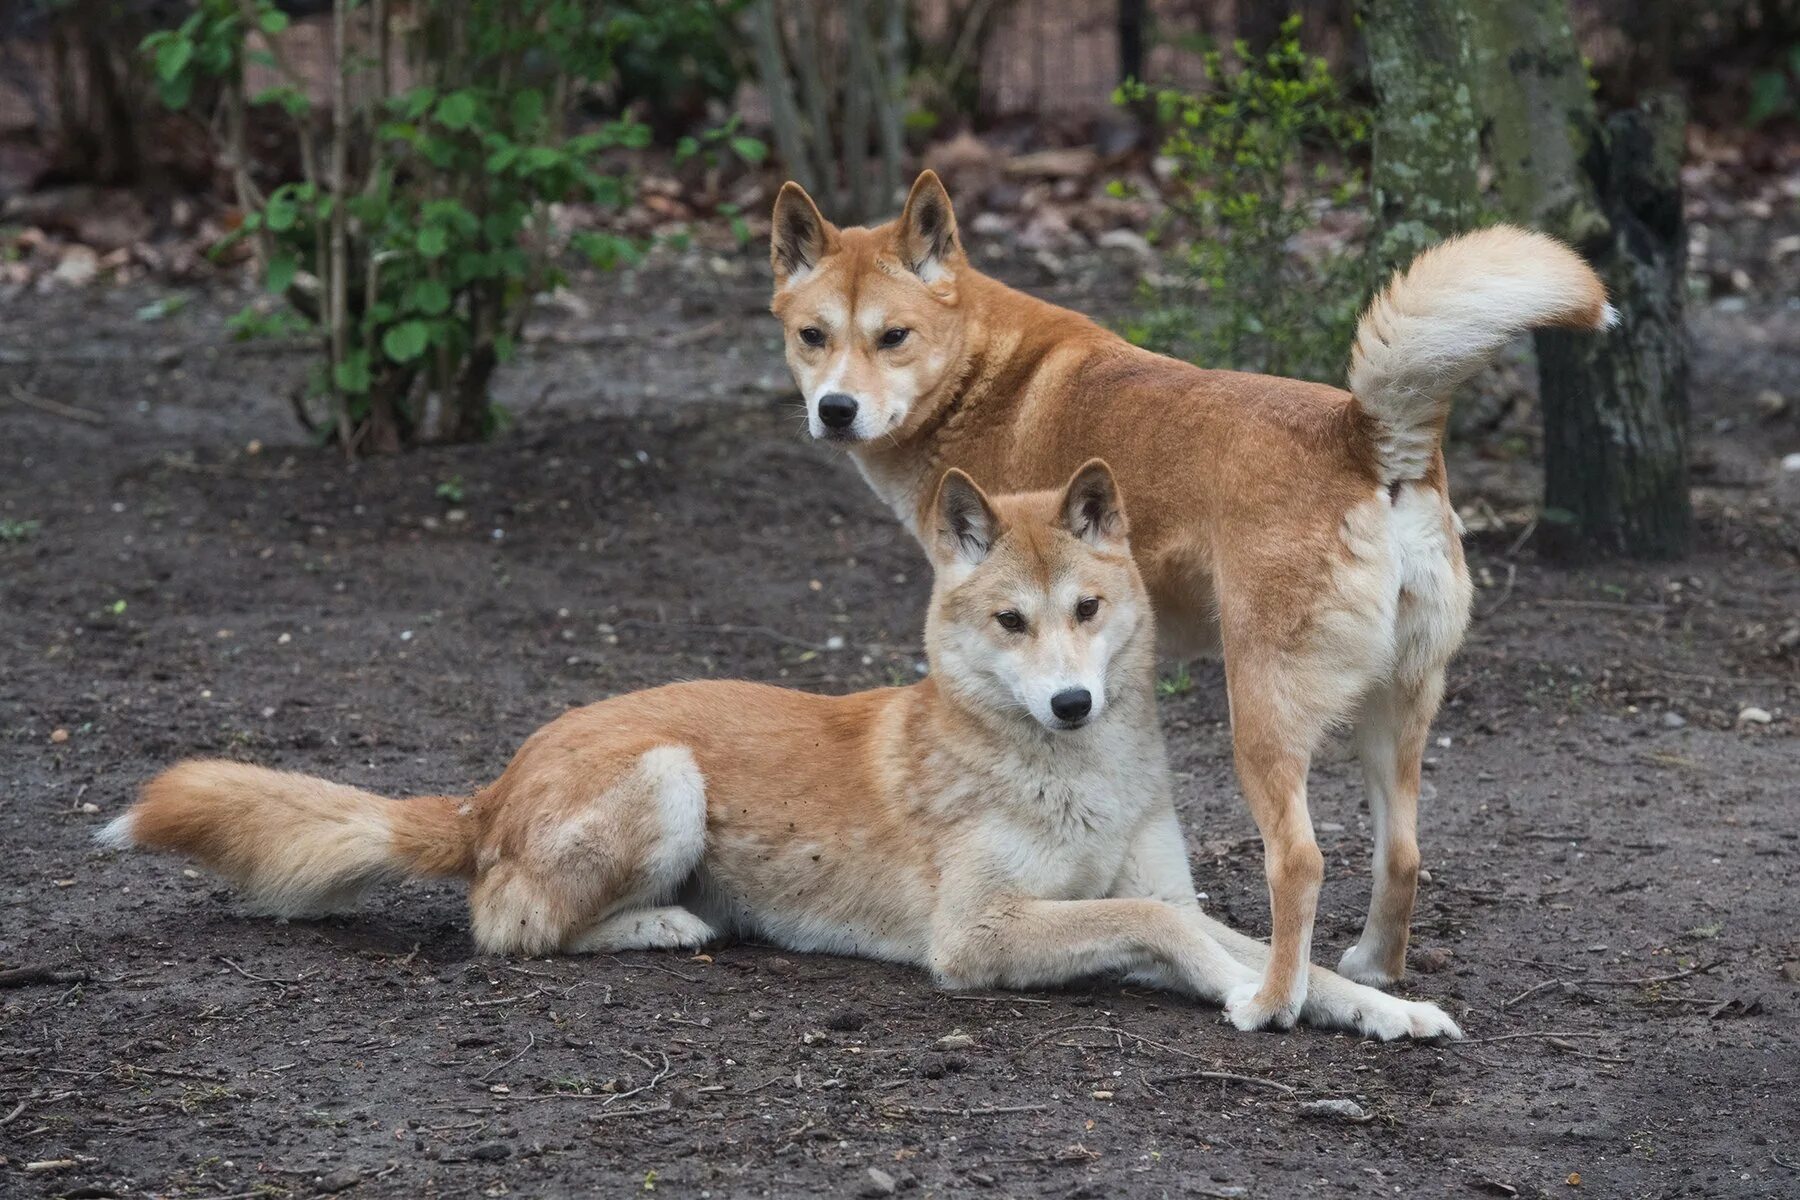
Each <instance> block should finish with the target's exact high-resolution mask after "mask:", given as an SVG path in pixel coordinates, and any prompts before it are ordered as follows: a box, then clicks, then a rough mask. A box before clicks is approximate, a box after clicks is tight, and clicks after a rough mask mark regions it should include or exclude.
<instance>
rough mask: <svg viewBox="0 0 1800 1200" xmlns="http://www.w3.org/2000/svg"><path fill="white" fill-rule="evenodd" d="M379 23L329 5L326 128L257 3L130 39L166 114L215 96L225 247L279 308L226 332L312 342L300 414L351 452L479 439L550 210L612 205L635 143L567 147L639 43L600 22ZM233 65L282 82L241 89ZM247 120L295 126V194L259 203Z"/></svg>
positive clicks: (546, 260) (612, 253)
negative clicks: (617, 59) (581, 105)
mask: <svg viewBox="0 0 1800 1200" xmlns="http://www.w3.org/2000/svg"><path fill="white" fill-rule="evenodd" d="M394 8H397V9H399V10H400V11H399V12H397V13H396V12H394V11H392V10H391V9H390V8H389V7H388V6H387V5H386V4H384V3H383V2H382V0H367V2H365V3H357V0H337V3H336V7H335V9H334V12H333V22H334V24H333V31H334V41H335V42H336V43H337V44H338V45H339V47H340V50H339V53H338V55H337V61H339V62H340V63H341V64H342V66H341V70H342V72H343V78H342V80H341V83H342V87H341V88H338V87H337V85H338V84H339V83H340V80H337V79H333V80H330V81H329V82H330V83H331V84H332V85H333V88H334V100H333V102H332V103H331V104H330V105H329V106H328V107H327V109H326V111H324V112H315V111H314V108H315V106H314V105H313V103H312V102H311V101H310V100H309V99H308V95H307V92H306V90H305V81H304V80H303V79H302V78H301V77H300V76H299V75H298V74H297V73H296V72H295V71H294V70H293V69H292V68H291V66H290V65H289V64H288V62H287V61H286V59H285V58H284V57H283V55H282V53H281V41H280V39H279V37H278V36H277V35H279V34H280V33H281V31H282V30H283V29H284V28H285V27H286V26H287V23H288V19H287V16H286V15H285V14H284V13H283V12H282V11H281V10H280V9H279V8H278V7H277V6H276V4H275V3H274V2H273V0H199V3H198V4H197V5H196V7H195V9H194V11H193V13H192V14H191V15H190V16H189V17H188V19H187V20H186V21H184V22H183V23H182V25H181V26H180V27H179V28H177V29H174V30H169V31H166V32H163V33H158V34H155V35H152V36H151V37H149V38H147V39H146V40H145V42H144V49H145V51H146V52H147V53H148V54H149V55H150V56H151V59H152V62H153V65H154V69H155V73H156V77H157V79H158V81H159V85H160V87H161V90H162V94H163V99H164V100H165V102H166V103H168V104H169V105H171V106H172V107H176V108H181V107H184V106H187V105H189V104H190V103H192V102H193V101H194V97H196V96H197V95H199V94H200V92H199V91H197V90H196V86H195V85H196V83H199V82H203V81H210V82H212V83H215V84H216V85H217V86H216V87H209V88H206V89H205V91H206V92H207V93H209V94H210V93H213V92H217V94H218V95H219V96H220V97H221V99H220V100H219V102H218V103H219V105H220V111H219V113H218V114H216V119H215V122H214V124H215V127H216V128H218V129H219V130H220V131H221V139H222V142H223V144H224V151H225V154H226V156H227V161H228V162H229V163H231V164H233V165H234V168H235V170H234V174H235V181H236V186H237V189H238V198H239V202H240V206H241V207H242V209H243V210H244V221H243V226H242V229H241V230H240V231H239V233H238V235H237V236H241V237H250V238H252V239H254V240H255V243H256V246H257V248H258V257H259V260H260V263H261V265H262V269H263V272H264V278H265V282H266V283H267V286H268V290H269V291H270V292H272V293H274V294H276V295H278V296H280V297H282V298H284V299H285V301H286V302H287V303H286V307H285V308H280V309H277V310H276V311H274V312H273V313H272V314H271V313H266V312H264V311H263V309H260V308H258V307H256V306H252V308H250V309H246V310H245V312H244V313H242V314H240V317H239V319H238V321H237V323H236V326H237V329H238V330H239V331H240V333H242V334H245V335H250V334H256V333H270V332H281V333H294V332H303V333H307V334H310V335H312V336H316V337H318V338H319V339H320V343H321V346H322V348H323V352H324V353H323V361H322V362H321V363H320V365H319V367H318V369H317V370H316V371H315V372H314V376H313V380H312V386H311V389H310V393H309V395H310V399H311V401H312V402H317V401H319V400H327V401H329V404H330V414H329V419H328V420H325V421H322V422H320V425H321V427H322V428H323V429H324V430H325V431H326V432H327V434H328V435H329V436H330V437H332V438H334V439H335V440H336V441H337V442H338V443H339V444H340V445H341V446H342V447H343V448H344V449H345V450H346V452H349V453H355V452H357V451H359V450H361V451H370V450H373V451H387V450H393V449H396V448H398V447H400V446H403V445H406V444H409V443H411V442H413V441H416V440H419V439H421V438H424V437H426V436H430V435H433V434H435V435H436V436H439V437H444V438H450V439H456V440H469V439H473V438H479V437H482V436H485V435H487V434H488V433H490V432H491V431H492V430H493V429H494V428H495V427H496V425H497V424H498V423H499V421H500V418H501V415H502V414H500V413H499V412H498V411H497V409H496V407H495V406H494V405H493V403H492V402H491V400H490V398H489V382H490V379H491V377H492V375H493V373H494V371H495V369H496V368H497V366H498V365H499V364H501V363H503V362H505V361H506V360H507V359H508V358H509V357H510V356H511V355H512V353H513V349H514V346H515V344H516V341H517V338H518V335H519V330H520V327H521V325H522V324H523V322H524V319H525V315H526V312H527V309H528V308H529V305H530V300H531V297H532V296H533V294H535V293H537V292H539V291H541V290H543V289H545V288H549V287H553V286H555V284H556V283H557V282H558V281H559V279H560V277H561V276H560V273H559V271H558V269H557V266H556V258H555V251H556V249H557V247H556V246H555V245H554V243H553V239H552V236H551V229H550V226H549V220H548V207H549V205H550V204H551V203H552V202H555V201H563V200H584V201H589V202H593V203H597V204H600V205H602V206H615V207H616V206H619V205H622V204H623V203H624V202H625V201H626V199H627V197H628V188H627V186H626V179H625V174H624V166H623V163H624V161H625V160H626V159H627V158H628V154H627V153H626V152H628V151H630V150H632V149H634V148H638V147H642V146H643V145H645V144H646V143H647V142H648V140H649V130H648V129H647V128H646V127H644V126H643V125H641V124H639V123H637V122H635V121H633V120H631V119H629V118H624V117H621V118H618V119H614V120H609V121H606V122H604V123H601V124H599V125H596V126H594V127H592V128H589V129H586V130H584V131H582V132H580V133H574V134H570V133H569V132H568V131H567V124H568V116H569V113H570V111H571V109H572V107H573V105H574V103H575V101H576V100H577V99H578V98H579V96H580V95H581V94H582V93H583V92H584V91H585V90H588V89H590V88H591V87H592V86H594V85H596V84H599V83H604V82H607V81H609V80H610V79H611V78H612V76H613V73H614V52H615V50H616V49H617V45H618V43H619V42H620V40H621V39H622V38H623V37H625V36H627V34H629V33H630V32H632V28H635V27H632V28H622V27H621V26H620V25H619V24H617V23H615V22H611V21H608V20H606V19H604V17H603V16H601V15H599V14H600V13H601V12H602V11H603V10H602V8H601V6H597V5H593V4H590V3H585V2H583V0H422V2H421V3H419V4H416V5H410V6H407V5H396V6H394ZM402 17H404V18H405V22H406V27H405V31H404V32H403V31H402V29H401V18H402ZM401 36H404V37H406V39H407V41H406V49H407V51H408V53H409V55H410V60H409V61H410V62H411V63H412V64H413V65H414V70H413V71H412V72H411V80H410V82H411V86H407V87H404V88H402V87H399V86H397V84H396V83H395V81H394V80H393V79H392V77H391V76H392V74H393V73H392V72H391V70H390V65H391V60H392V56H391V55H390V54H389V53H388V52H387V47H388V44H389V42H390V39H398V38H400V37H401ZM395 44H398V42H397V41H396V43H395ZM251 63H256V64H260V65H262V66H265V67H268V68H270V69H272V70H273V71H274V72H275V73H276V75H277V76H278V77H279V78H280V79H281V80H282V82H281V83H280V84H279V85H277V86H275V87H271V88H268V89H266V90H262V91H259V92H257V93H256V94H254V95H251V94H248V93H247V90H246V88H245V85H244V74H245V67H246V65H247V64H251ZM337 97H342V98H343V103H342V107H339V104H338V103H337V99H336V98H337ZM256 115H263V116H271V117H276V118H279V119H281V120H284V121H285V122H286V123H287V125H288V126H289V127H290V128H291V129H292V130H293V132H294V135H295V136H296V138H297V139H298V141H299V145H300V151H301V160H302V163H303V171H302V177H301V178H299V179H291V180H287V181H283V182H281V183H279V184H278V185H276V186H273V187H270V188H268V189H267V190H266V191H265V190H264V187H263V185H262V182H261V181H260V180H259V179H258V178H257V176H256V175H255V173H254V172H253V171H252V170H251V168H250V155H249V152H248V149H247V132H246V131H247V126H248V125H249V123H250V121H251V119H252V117H253V116H256ZM573 244H574V248H575V249H576V250H578V251H580V252H581V253H583V254H585V255H586V256H587V258H588V259H589V260H590V261H592V262H593V263H595V264H596V265H598V266H600V267H602V268H609V267H613V266H616V265H619V264H621V263H626V262H629V261H631V260H633V259H634V257H636V255H637V254H638V252H639V247H638V246H637V245H636V244H634V243H633V242H631V241H629V240H627V239H625V238H623V237H617V236H613V235H610V234H606V233H593V232H590V233H584V234H578V235H576V237H575V238H574V239H573ZM265 307H266V306H265ZM301 411H302V414H303V416H304V415H305V413H306V411H307V406H306V405H304V404H303V405H302V406H301Z"/></svg>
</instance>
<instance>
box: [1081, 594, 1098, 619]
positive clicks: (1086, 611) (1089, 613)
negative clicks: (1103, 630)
mask: <svg viewBox="0 0 1800 1200" xmlns="http://www.w3.org/2000/svg"><path fill="white" fill-rule="evenodd" d="M1099 611H1100V597H1098V596H1089V597H1087V598H1086V599H1084V600H1083V601H1082V602H1081V603H1080V604H1077V605H1076V606H1075V619H1076V620H1077V621H1091V620H1093V619H1094V614H1095V613H1097V612H1099Z"/></svg>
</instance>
